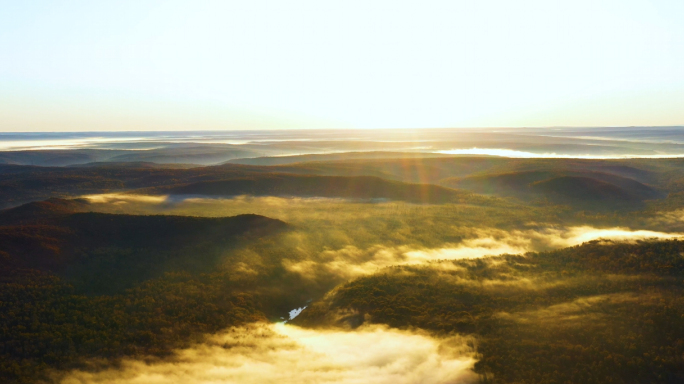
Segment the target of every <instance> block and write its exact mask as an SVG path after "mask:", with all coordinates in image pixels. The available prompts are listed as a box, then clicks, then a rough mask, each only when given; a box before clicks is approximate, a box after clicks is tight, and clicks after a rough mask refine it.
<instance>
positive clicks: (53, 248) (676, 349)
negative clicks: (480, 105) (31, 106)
mask: <svg viewBox="0 0 684 384" xmlns="http://www.w3.org/2000/svg"><path fill="white" fill-rule="evenodd" d="M556 132H557V135H556ZM542 133H544V134H543V135H542ZM357 134H358V137H355V135H357ZM487 135H488V134H487V132H484V131H477V132H475V131H472V132H471V131H467V130H466V131H463V132H461V133H459V135H454V134H453V132H451V131H448V130H445V131H439V130H434V131H426V132H424V133H421V139H418V138H415V137H411V136H410V135H409V133H408V132H404V133H402V134H398V135H396V136H395V137H394V138H396V140H392V141H386V140H385V141H383V140H380V139H381V136H382V135H381V133H379V132H378V131H367V132H366V131H359V132H354V135H350V134H348V133H347V134H346V135H344V134H342V133H336V132H282V133H279V132H270V133H264V132H259V133H256V132H247V133H242V132H231V133H211V134H208V133H196V134H195V136H194V137H195V138H194V139H191V138H189V136H187V134H186V133H168V132H167V133H150V134H149V135H147V136H145V137H142V136H141V135H137V136H135V135H133V134H132V133H131V134H120V133H108V134H107V135H101V136H100V137H99V138H97V139H95V138H94V137H93V136H88V135H87V134H70V136H69V135H66V136H68V137H66V136H65V137H59V135H55V136H54V137H52V138H50V140H53V141H50V142H49V143H48V142H38V141H37V139H35V138H28V139H27V138H26V137H20V136H22V135H16V137H13V138H11V140H9V141H12V140H15V142H14V144H11V145H10V144H7V143H8V142H9V141H3V143H5V144H3V145H6V148H5V149H11V150H7V151H4V152H0V159H2V161H3V162H4V164H0V175H1V176H2V177H1V179H0V197H2V204H3V207H2V208H3V210H1V211H0V266H1V267H2V270H1V272H2V273H1V274H0V277H1V280H0V283H1V284H2V290H1V291H0V292H1V293H0V295H1V296H0V302H1V303H2V306H1V308H2V312H0V314H1V316H0V326H1V327H2V329H3V333H2V339H1V340H0V346H1V348H0V355H1V356H2V362H1V363H0V378H2V380H4V381H7V382H18V383H33V382H57V383H64V384H76V383H83V384H86V383H176V382H187V383H198V384H199V383H210V382H211V383H234V382H262V383H276V382H279V383H290V382H292V383H294V382H312V383H314V382H315V383H339V384H342V383H345V384H346V383H362V382H369V381H372V382H376V383H424V382H431V383H479V382H481V383H510V382H529V383H533V382H587V383H591V382H595V383H604V382H608V380H612V381H613V382H632V381H633V380H637V381H640V382H644V381H647V382H672V381H676V379H678V378H684V371H682V369H681V366H682V364H681V356H682V353H683V352H684V349H683V348H684V347H683V345H682V343H681V340H682V337H684V321H682V319H684V317H682V316H683V315H684V301H682V299H681V297H682V295H681V293H682V292H684V291H683V290H684V286H683V285H682V279H681V276H682V273H683V272H682V271H684V258H682V256H681V255H682V254H684V241H682V236H684V213H683V212H684V158H680V157H679V154H678V152H677V151H678V150H679V146H680V144H679V142H678V139H677V137H678V136H677V135H678V131H676V130H670V129H666V128H658V129H655V128H654V129H646V130H641V131H636V130H630V129H623V130H619V131H617V130H612V129H603V130H599V129H597V130H591V131H588V130H582V129H558V130H557V131H552V130H551V131H549V130H547V131H543V132H542V131H538V130H537V131H535V130H507V131H506V132H505V133H500V132H496V135H497V136H498V138H499V140H498V141H492V142H491V143H490V142H488V140H489V139H488V136H487ZM17 137H20V138H21V140H24V141H21V143H19V142H18V141H17V140H19V139H17ZM444 137H449V138H450V139H449V140H443V138H444ZM59 140H63V141H62V142H61V143H57V141H59ZM229 140H233V142H230V143H229V142H228V141H229ZM469 140H470V141H469ZM492 140H493V139H492ZM555 140H560V141H562V142H563V147H562V148H561V147H559V146H556V144H554V143H555ZM48 141H49V140H48ZM67 141H68V142H67ZM209 141H212V142H211V143H209ZM221 141H223V142H221ZM238 141H239V142H238ZM27 143H28V144H27ZM599 143H600V144H601V145H600V146H598V145H597V144H599ZM15 144H16V145H19V144H20V145H29V146H30V145H36V146H45V147H40V148H38V147H34V148H28V147H27V148H19V147H18V146H13V145H15ZM53 145H54V146H64V147H60V148H59V149H57V147H50V146H53ZM682 145H684V144H682ZM418 147H420V148H418ZM459 148H460V149H459ZM477 148H481V149H487V150H489V149H491V150H495V151H497V152H495V153H496V154H498V155H499V156H487V154H488V152H487V151H480V150H479V149H477ZM238 150H239V151H242V152H235V151H238ZM459 151H461V152H462V154H461V153H459ZM683 152H684V149H683ZM454 153H459V154H457V155H454ZM521 153H524V155H521ZM262 155H267V156H262ZM474 155H477V156H474ZM103 156H104V157H103ZM175 160H179V161H175ZM52 161H55V163H54V164H52V163H50V162H52ZM34 163H35V164H34ZM635 378H636V379H635Z"/></svg>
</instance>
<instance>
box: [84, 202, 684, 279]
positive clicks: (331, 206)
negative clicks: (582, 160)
mask: <svg viewBox="0 0 684 384" xmlns="http://www.w3.org/2000/svg"><path fill="white" fill-rule="evenodd" d="M85 198H86V199H87V200H88V201H89V202H90V203H91V206H92V208H93V209H94V210H99V211H103V212H114V213H136V214H175V215H192V216H207V217H216V216H233V215H237V214H245V213H255V214H261V215H264V216H268V217H272V218H277V219H281V220H284V221H285V222H288V223H290V224H293V226H294V228H293V230H291V231H290V232H289V233H288V234H286V235H285V236H284V237H283V238H282V239H280V244H279V245H280V246H282V247H283V249H287V250H288V252H284V253H283V257H282V258H281V262H282V265H283V266H284V267H285V269H286V270H288V271H290V272H292V273H296V274H300V275H301V276H303V277H307V278H312V279H313V278H316V277H320V276H322V275H333V276H337V277H338V278H340V279H351V278H355V277H358V276H361V275H365V274H369V273H373V272H375V271H377V270H378V269H380V268H384V267H387V266H391V265H409V264H421V263H424V262H426V261H429V260H435V259H452V260H453V259H464V258H477V257H483V256H488V255H499V254H504V253H508V254H524V253H526V252H537V251H546V250H552V249H558V248H565V247H570V246H574V245H579V244H582V243H584V242H588V241H593V240H599V239H606V240H619V241H636V240H644V239H653V238H658V239H668V238H678V237H681V236H683V234H681V233H679V232H664V231H655V230H648V229H630V228H626V227H616V226H608V227H597V226H593V225H563V224H562V223H546V224H540V223H538V222H536V223H532V222H530V223H527V224H523V225H521V224H519V221H520V220H519V219H521V218H524V215H525V209H523V210H521V211H520V212H511V210H510V209H508V208H507V209H505V210H497V209H491V210H490V209H485V208H482V207H471V206H467V205H415V204H409V203H400V202H383V203H368V202H365V203H364V202H359V201H352V200H344V199H327V198H282V197H250V196H238V197H234V198H204V197H198V196H146V195H127V194H103V195H90V196H85ZM505 214H509V215H510V217H509V218H506V217H504V216H505ZM535 215H538V214H537V213H532V214H531V216H530V218H531V219H539V216H535ZM680 216H681V214H680V213H679V212H674V213H667V214H661V215H659V216H658V217H659V218H660V220H661V221H658V224H659V225H658V226H659V227H663V226H662V225H661V223H662V221H663V220H669V221H672V220H676V218H678V217H680ZM506 220H508V221H513V222H516V224H515V225H513V224H509V223H507V221H506ZM488 223H490V225H489V226H487V224H488ZM502 226H508V227H509V228H508V229H502V228H501V227H502ZM663 228H664V227H663ZM247 263H249V260H247ZM245 268H246V269H245V270H249V268H248V267H245Z"/></svg>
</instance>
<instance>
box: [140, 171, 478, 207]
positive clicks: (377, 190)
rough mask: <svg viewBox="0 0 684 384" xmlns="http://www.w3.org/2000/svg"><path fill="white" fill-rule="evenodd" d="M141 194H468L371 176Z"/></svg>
mask: <svg viewBox="0 0 684 384" xmlns="http://www.w3.org/2000/svg"><path fill="white" fill-rule="evenodd" d="M136 193H140V194H157V195H158V194H176V195H209V196H236V195H254V196H300V197H338V198H351V199H390V200H402V201H408V202H414V203H445V202H450V201H455V200H456V199H458V198H460V197H465V196H467V195H468V193H465V192H462V191H457V190H454V189H450V188H445V187H441V186H437V185H430V184H412V183H403V182H398V181H390V180H384V179H381V178H379V177H372V176H351V177H347V176H306V175H293V174H260V175H254V176H251V177H241V178H233V179H227V180H216V181H214V180H212V181H202V182H197V183H191V184H186V185H179V186H164V187H157V188H150V189H142V190H139V191H136Z"/></svg>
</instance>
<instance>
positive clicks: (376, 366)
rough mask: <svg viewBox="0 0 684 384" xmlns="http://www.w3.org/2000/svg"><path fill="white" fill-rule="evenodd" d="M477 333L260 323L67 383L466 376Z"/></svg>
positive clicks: (395, 383) (396, 382)
mask: <svg viewBox="0 0 684 384" xmlns="http://www.w3.org/2000/svg"><path fill="white" fill-rule="evenodd" d="M475 361H476V360H475V353H474V348H473V340H471V339H469V338H467V337H460V336H452V337H449V338H434V337H431V336H430V335H429V334H427V333H425V332H421V331H400V330H396V329H390V328H387V327H383V326H363V327H360V328H358V329H356V330H354V331H344V330H311V329H303V328H299V327H296V326H292V325H286V324H280V323H276V324H255V325H252V326H248V327H241V328H232V329H229V330H227V331H225V332H222V333H219V334H216V335H212V336H210V337H208V338H207V340H206V341H205V342H203V343H201V344H198V345H196V346H194V347H192V348H188V349H184V350H180V351H178V352H177V355H176V356H174V357H173V358H172V359H169V360H157V361H153V362H144V361H140V360H125V361H124V362H123V363H122V364H121V366H120V367H118V368H110V369H107V370H105V371H100V372H96V373H91V372H86V371H74V372H71V373H69V374H67V375H66V377H64V378H63V379H62V380H61V381H60V382H61V383H62V384H96V383H110V384H117V383H121V384H123V383H126V384H163V383H184V384H196V383H214V384H220V383H236V382H240V383H264V384H267V383H274V384H275V383H277V384H286V383H338V384H352V383H358V384H361V383H377V384H383V383H386V384H420V383H435V384H439V383H444V384H446V383H469V382H474V381H475V378H476V377H475V374H474V373H473V372H472V370H471V369H472V367H473V365H474V363H475Z"/></svg>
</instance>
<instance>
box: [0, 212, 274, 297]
mask: <svg viewBox="0 0 684 384" xmlns="http://www.w3.org/2000/svg"><path fill="white" fill-rule="evenodd" d="M69 207H71V208H74V207H75V208H79V207H80V206H79V205H78V203H71V202H68V201H63V200H51V201H48V202H43V203H30V204H28V205H26V206H22V207H18V208H14V209H10V210H6V211H2V212H0V221H1V222H3V224H5V225H4V226H0V254H2V255H4V264H5V266H6V267H8V268H10V269H11V268H31V269H37V270H43V271H51V272H54V273H57V274H58V275H60V276H62V277H64V278H66V279H67V280H69V281H73V282H74V284H76V285H77V287H80V288H81V289H82V290H83V291H84V292H93V293H112V292H120V291H121V290H123V289H125V288H129V287H131V286H133V285H134V284H136V283H139V282H142V281H145V280H147V279H150V278H153V277H157V276H160V275H162V274H163V273H165V272H169V271H191V272H193V271H194V272H201V271H206V270H210V269H211V268H212V267H214V266H215V264H216V263H217V262H218V261H219V260H220V259H221V256H222V255H223V254H224V253H225V252H226V251H227V250H228V249H230V248H231V247H236V246H238V245H240V244H241V243H244V242H247V241H250V240H251V239H256V238H260V237H264V236H269V235H272V234H275V233H278V232H280V231H282V230H285V229H286V228H287V224H285V223H284V222H282V221H280V220H274V219H270V218H267V217H264V216H258V215H239V216H234V217H224V218H199V217H187V216H165V215H159V216H135V215H114V214H103V213H89V212H80V213H78V212H77V213H74V212H70V211H69ZM50 208H54V210H52V211H51V210H50ZM36 211H37V212H39V213H40V214H39V215H35V213H36ZM18 213H27V215H26V216H25V217H23V218H22V217H21V216H19V215H18ZM10 220H14V221H16V222H17V223H16V225H7V224H9V223H10Z"/></svg>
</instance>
